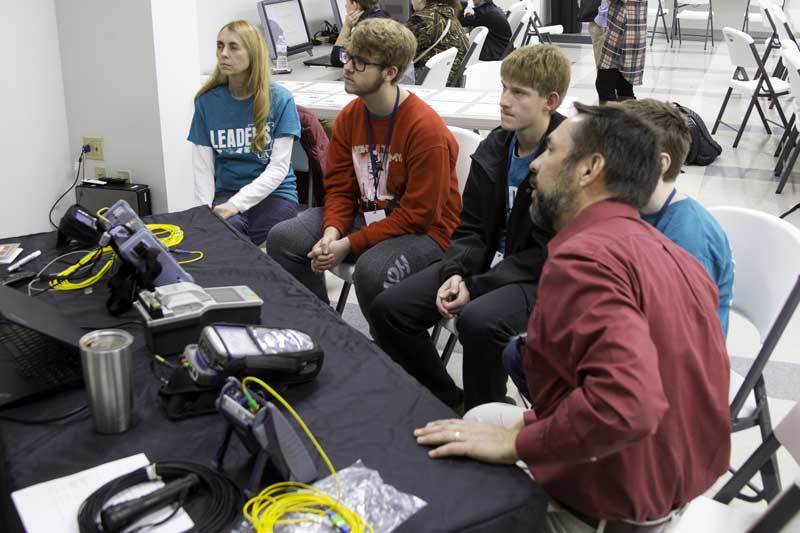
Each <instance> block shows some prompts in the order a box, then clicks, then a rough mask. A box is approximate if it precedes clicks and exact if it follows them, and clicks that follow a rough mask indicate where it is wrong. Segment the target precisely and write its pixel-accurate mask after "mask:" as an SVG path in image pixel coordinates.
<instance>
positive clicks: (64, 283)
mask: <svg viewBox="0 0 800 533" xmlns="http://www.w3.org/2000/svg"><path fill="white" fill-rule="evenodd" d="M107 210H108V208H107V207H105V208H103V209H100V210H99V211H98V212H97V216H98V217H100V218H102V219H103V220H105V221H106V222H108V220H107V219H106V218H105V217H104V216H103V213H104V212H105V211H107ZM147 227H148V228H149V229H150V231H151V232H153V235H154V236H155V237H156V238H157V239H158V240H159V241H161V243H162V244H163V245H164V246H166V247H167V248H171V247H173V246H177V245H179V244H180V243H181V242H182V241H183V230H182V229H181V228H180V226H176V225H174V224H147ZM193 253H195V254H200V255H199V256H198V257H195V258H192V259H190V260H188V261H184V262H182V263H193V262H194V261H199V260H200V259H202V258H203V252H200V251H196V252H193ZM106 255H108V259H106V262H105V263H104V264H103V266H101V267H100V269H99V270H98V271H97V272H96V273H95V274H93V275H92V276H90V277H88V278H86V279H83V280H80V281H70V280H69V276H71V275H72V274H74V273H75V272H76V271H77V270H78V269H79V268H82V267H84V266H86V265H88V264H90V263H92V262H94V261H100V260H102V256H106ZM98 256H100V257H98ZM115 257H116V256H115V254H114V250H113V249H112V248H111V246H104V247H103V248H102V249H99V250H93V251H91V252H89V253H87V254H86V255H84V256H83V257H81V259H80V260H79V261H78V262H77V263H75V264H74V265H71V266H69V267H67V268H65V269H64V270H62V271H61V272H59V273H58V274H56V276H57V278H56V279H53V280H51V281H50V283H49V285H50V288H51V289H56V290H59V291H76V290H79V289H85V288H86V287H90V286H92V285H94V284H95V283H97V282H98V281H100V279H101V278H102V277H103V276H104V275H105V274H106V272H108V271H109V270H110V269H111V267H112V266H113V265H114V258H115Z"/></svg>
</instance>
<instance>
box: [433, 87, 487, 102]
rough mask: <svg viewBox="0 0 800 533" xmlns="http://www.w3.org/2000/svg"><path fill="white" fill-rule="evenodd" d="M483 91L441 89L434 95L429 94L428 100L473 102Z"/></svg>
mask: <svg viewBox="0 0 800 533" xmlns="http://www.w3.org/2000/svg"><path fill="white" fill-rule="evenodd" d="M482 94H483V93H482V92H480V91H467V90H465V89H456V88H453V89H443V90H441V91H439V92H438V93H437V94H435V95H434V96H431V97H430V98H429V99H428V101H429V102H462V103H466V102H474V101H475V100H477V99H478V98H479V97H480V96H481V95H482Z"/></svg>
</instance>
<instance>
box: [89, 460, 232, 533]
mask: <svg viewBox="0 0 800 533" xmlns="http://www.w3.org/2000/svg"><path fill="white" fill-rule="evenodd" d="M151 468H153V465H151V466H147V467H144V468H140V469H139V470H135V471H133V472H131V473H130V474H126V475H124V476H121V477H118V478H117V479H113V480H111V481H109V482H108V483H106V484H105V485H103V486H102V487H100V488H99V489H97V490H96V491H94V492H93V493H92V494H91V495H90V496H89V497H88V498H86V500H84V502H83V503H82V504H81V507H80V509H79V510H78V527H79V529H80V532H81V533H101V532H103V531H104V530H103V528H102V526H101V525H100V523H99V520H98V516H99V515H100V511H102V510H103V507H104V506H105V505H106V502H108V500H110V499H111V498H112V497H114V495H116V494H118V493H120V492H122V491H124V490H126V489H128V488H130V487H133V486H134V485H138V484H139V483H144V482H147V481H150V480H151V478H150V477H149V476H148V469H151ZM154 468H155V473H156V475H157V476H158V477H159V478H161V480H162V481H164V482H165V483H167V482H169V481H172V480H174V479H178V478H182V477H184V476H186V475H188V474H195V475H196V476H197V477H199V478H200V484H199V485H198V486H197V487H196V488H194V489H192V491H191V492H190V493H189V496H188V497H187V498H186V499H185V500H183V502H182V504H183V507H184V509H186V512H187V513H189V516H190V517H191V518H192V521H194V523H195V527H194V528H192V529H191V531H197V532H198V533H206V532H207V533H219V532H220V531H225V530H226V529H227V528H228V527H230V526H231V525H232V524H233V523H234V520H236V519H237V518H238V517H239V516H240V513H241V510H242V505H243V504H244V496H243V495H242V491H241V490H239V487H237V486H236V485H235V484H234V483H233V482H232V481H231V480H229V479H228V478H227V477H225V475H224V474H221V473H219V472H217V471H215V470H212V469H211V468H208V467H206V466H203V465H201V464H196V463H186V462H181V461H166V462H163V463H155V466H154Z"/></svg>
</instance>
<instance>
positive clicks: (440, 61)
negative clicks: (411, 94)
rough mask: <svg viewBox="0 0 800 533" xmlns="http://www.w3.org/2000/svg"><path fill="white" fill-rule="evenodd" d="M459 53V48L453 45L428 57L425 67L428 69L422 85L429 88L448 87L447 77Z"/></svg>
mask: <svg viewBox="0 0 800 533" xmlns="http://www.w3.org/2000/svg"><path fill="white" fill-rule="evenodd" d="M457 54H458V48H456V47H455V46H453V47H450V48H448V49H447V50H445V51H443V52H439V53H438V54H436V55H434V56H433V57H431V58H430V59H428V61H426V62H425V67H426V68H427V69H428V70H427V74H425V79H424V80H422V83H420V86H422V87H425V88H427V89H442V88H444V87H446V86H447V78H448V77H449V76H450V71H451V70H452V68H453V63H454V62H455V60H456V55H457Z"/></svg>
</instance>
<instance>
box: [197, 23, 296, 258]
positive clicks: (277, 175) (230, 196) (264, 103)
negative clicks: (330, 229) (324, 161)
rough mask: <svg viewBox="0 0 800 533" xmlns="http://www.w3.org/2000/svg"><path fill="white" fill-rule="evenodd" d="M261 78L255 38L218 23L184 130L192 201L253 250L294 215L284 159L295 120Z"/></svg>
mask: <svg viewBox="0 0 800 533" xmlns="http://www.w3.org/2000/svg"><path fill="white" fill-rule="evenodd" d="M269 73H270V62H269V55H268V52H267V46H266V43H265V42H264V39H263V37H262V36H261V32H259V30H258V29H257V28H255V27H254V26H253V25H252V24H250V23H249V22H246V21H243V20H237V21H234V22H231V23H229V24H226V25H225V26H224V27H223V28H222V29H221V30H220V32H219V34H218V36H217V66H216V68H215V69H214V72H213V73H212V75H211V77H210V78H209V80H208V81H207V82H206V83H205V84H204V85H203V86H202V87H201V88H200V90H199V91H198V92H197V95H196V96H195V100H194V104H195V111H194V118H193V119H192V125H191V128H190V130H189V141H190V142H191V143H192V144H193V157H192V160H193V166H194V183H195V198H196V200H197V201H198V202H199V203H201V204H205V205H208V206H209V207H212V210H213V212H214V214H215V215H217V216H219V217H220V218H223V219H225V220H227V221H228V222H229V223H230V224H231V225H232V226H233V227H234V228H236V229H237V230H238V231H240V232H241V233H243V234H244V235H247V236H248V237H249V238H250V240H251V241H253V242H254V243H255V244H261V243H262V242H264V241H265V240H266V238H267V233H269V230H270V229H272V227H273V226H274V225H275V224H277V223H278V222H281V221H283V220H287V219H290V218H293V217H295V216H296V215H297V178H296V177H295V174H294V169H293V168H292V163H291V158H292V145H293V144H294V140H295V138H299V137H300V118H299V116H298V114H297V107H296V106H295V103H294V99H293V98H292V95H291V93H290V92H289V91H288V90H286V89H285V88H283V87H281V86H279V85H276V84H273V83H272V82H271V81H270V76H269Z"/></svg>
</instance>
